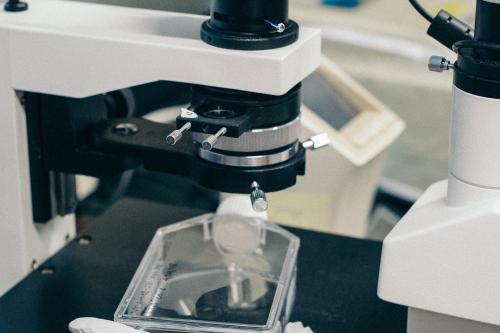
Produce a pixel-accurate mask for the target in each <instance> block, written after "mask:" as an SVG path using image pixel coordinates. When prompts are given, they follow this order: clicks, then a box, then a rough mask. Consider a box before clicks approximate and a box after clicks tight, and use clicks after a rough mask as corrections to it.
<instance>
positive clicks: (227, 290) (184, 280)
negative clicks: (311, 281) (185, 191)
mask: <svg viewBox="0 0 500 333" xmlns="http://www.w3.org/2000/svg"><path fill="white" fill-rule="evenodd" d="M299 246H300V241H299V239H298V238H297V237H296V236H294V235H293V234H291V233H290V232H288V231H286V230H284V229H283V228H281V227H279V226H277V225H275V224H273V223H270V222H268V221H265V220H261V219H258V218H251V217H242V216H237V215H222V216H218V215H214V214H207V215H202V216H199V217H196V218H193V219H189V220H186V221H182V222H179V223H176V224H173V225H170V226H166V227H163V228H160V229H159V230H158V231H157V232H156V234H155V236H154V238H153V240H152V242H151V244H150V245H149V248H148V249H147V251H146V254H145V255H144V258H143V259H142V261H141V264H140V265H139V268H138V269H137V271H136V273H135V275H134V277H133V279H132V281H131V283H130V285H129V287H128V289H127V291H126V292H125V295H124V297H123V299H122V301H121V302H120V305H119V306H118V308H117V310H116V312H115V321H117V322H120V323H122V324H126V325H129V326H131V327H134V328H136V329H140V330H145V331H147V332H150V333H160V332H162V333H163V332H197V333H205V332H207V333H208V332H218V333H226V332H231V333H239V332H263V333H266V332H270V333H271V332H272V333H280V332H283V330H284V327H285V325H286V324H287V322H288V320H289V317H290V312H291V309H292V306H293V302H294V298H295V288H296V269H297V253H298V250H299Z"/></svg>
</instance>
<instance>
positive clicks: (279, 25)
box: [264, 20, 286, 34]
mask: <svg viewBox="0 0 500 333" xmlns="http://www.w3.org/2000/svg"><path fill="white" fill-rule="evenodd" d="M264 21H266V22H267V23H268V24H269V25H270V26H271V27H273V28H274V29H276V32H278V33H280V34H281V33H283V32H284V31H285V30H286V25H285V23H283V22H279V23H274V22H271V21H269V20H264Z"/></svg>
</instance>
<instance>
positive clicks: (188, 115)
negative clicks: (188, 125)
mask: <svg viewBox="0 0 500 333" xmlns="http://www.w3.org/2000/svg"><path fill="white" fill-rule="evenodd" d="M181 117H182V118H188V119H196V118H198V115H197V114H196V113H195V112H193V111H191V110H189V109H186V108H181Z"/></svg>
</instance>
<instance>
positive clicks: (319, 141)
mask: <svg viewBox="0 0 500 333" xmlns="http://www.w3.org/2000/svg"><path fill="white" fill-rule="evenodd" d="M329 144H330V137H329V136H328V134H326V133H321V134H318V135H315V136H312V137H310V138H309V139H308V140H307V141H304V142H303V143H302V147H304V149H311V150H315V149H319V148H323V147H325V146H328V145H329Z"/></svg>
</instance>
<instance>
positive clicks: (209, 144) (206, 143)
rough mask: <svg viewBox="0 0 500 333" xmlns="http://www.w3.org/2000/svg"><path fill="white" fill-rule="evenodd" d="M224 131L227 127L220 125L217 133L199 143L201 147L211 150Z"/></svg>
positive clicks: (225, 131)
mask: <svg viewBox="0 0 500 333" xmlns="http://www.w3.org/2000/svg"><path fill="white" fill-rule="evenodd" d="M226 133H227V128H225V127H222V128H221V129H220V130H219V131H218V132H217V133H215V134H214V135H210V136H209V137H208V138H206V139H205V141H203V142H202V143H201V147H202V148H203V149H205V150H212V149H213V148H214V147H215V145H216V144H217V140H219V138H220V137H221V136H223V135H224V134H226Z"/></svg>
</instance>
